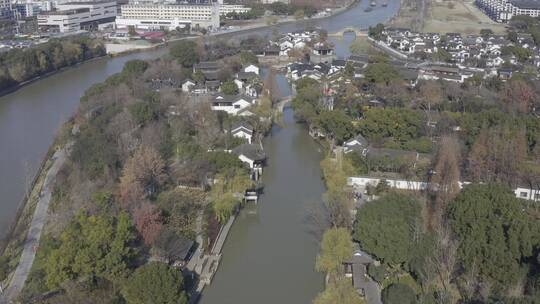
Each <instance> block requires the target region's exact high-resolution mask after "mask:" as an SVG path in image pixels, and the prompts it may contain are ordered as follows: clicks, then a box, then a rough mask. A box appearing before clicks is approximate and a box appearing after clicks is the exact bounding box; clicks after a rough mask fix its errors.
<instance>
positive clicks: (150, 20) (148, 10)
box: [116, 3, 220, 30]
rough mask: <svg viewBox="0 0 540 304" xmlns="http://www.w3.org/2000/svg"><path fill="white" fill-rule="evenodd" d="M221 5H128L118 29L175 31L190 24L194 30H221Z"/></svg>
mask: <svg viewBox="0 0 540 304" xmlns="http://www.w3.org/2000/svg"><path fill="white" fill-rule="evenodd" d="M219 7H220V5H219V3H202V4H189V3H188V4H166V3H157V4H150V3H148V4H131V3H130V4H126V5H122V7H121V11H122V13H121V16H119V17H118V18H117V19H116V26H117V28H120V29H122V28H128V27H133V28H136V29H145V30H157V29H169V30H173V29H175V28H176V27H177V26H180V25H181V26H180V27H183V26H185V25H187V24H189V25H190V26H191V27H192V28H205V29H216V28H219V15H220V11H219Z"/></svg>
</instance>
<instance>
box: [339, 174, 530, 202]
mask: <svg viewBox="0 0 540 304" xmlns="http://www.w3.org/2000/svg"><path fill="white" fill-rule="evenodd" d="M381 181H385V182H386V183H387V184H388V186H390V187H391V188H395V189H402V190H412V191H421V190H426V189H428V187H429V183H427V182H421V181H410V180H400V179H384V178H377V177H369V176H351V177H349V178H348V179H347V183H348V184H349V185H350V186H353V187H360V188H365V187H367V186H368V185H369V186H372V187H375V186H377V184H378V183H379V182H381ZM467 184H470V182H459V188H460V189H461V188H463V187H464V186H465V185H467ZM513 192H514V194H515V195H516V197H517V198H521V199H526V200H533V201H540V190H539V189H530V188H524V187H517V188H515V189H514V190H513Z"/></svg>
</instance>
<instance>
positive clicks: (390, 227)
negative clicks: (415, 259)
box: [354, 193, 421, 264]
mask: <svg viewBox="0 0 540 304" xmlns="http://www.w3.org/2000/svg"><path fill="white" fill-rule="evenodd" d="M420 210H421V207H420V204H419V203H418V202H417V201H416V200H415V199H414V198H412V197H411V196H408V195H403V194H397V193H389V194H387V195H385V196H383V197H381V198H379V199H377V200H375V201H371V202H368V203H366V204H365V205H364V206H363V207H362V208H360V210H358V213H357V216H356V225H355V234H354V237H355V239H356V240H357V241H359V242H360V244H361V245H362V248H363V249H365V250H366V251H368V252H371V253H373V254H374V255H376V256H377V257H378V258H380V259H382V260H383V261H384V262H386V263H389V264H401V263H405V262H408V261H409V260H410V259H411V257H412V253H413V249H414V247H415V236H416V234H417V232H418V231H419V230H420V229H421V227H419V226H420V225H421V222H420Z"/></svg>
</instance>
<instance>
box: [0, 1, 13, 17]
mask: <svg viewBox="0 0 540 304" xmlns="http://www.w3.org/2000/svg"><path fill="white" fill-rule="evenodd" d="M10 16H12V14H11V0H0V17H3V18H6V17H10Z"/></svg>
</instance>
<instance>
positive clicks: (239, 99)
mask: <svg viewBox="0 0 540 304" xmlns="http://www.w3.org/2000/svg"><path fill="white" fill-rule="evenodd" d="M254 104H255V101H254V100H253V99H252V98H251V97H247V96H245V95H236V96H229V95H224V94H218V95H216V96H214V97H213V99H212V106H211V107H212V110H214V111H224V112H227V113H228V114H231V115H240V116H249V115H250V114H249V113H251V112H249V111H247V112H246V111H245V110H246V109H248V108H249V107H251V106H252V105H254ZM251 114H252V113H251Z"/></svg>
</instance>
